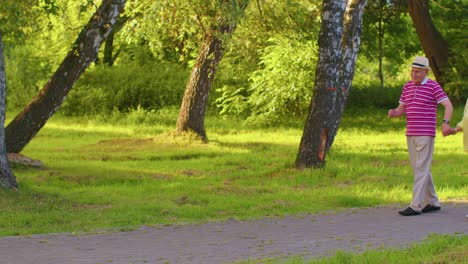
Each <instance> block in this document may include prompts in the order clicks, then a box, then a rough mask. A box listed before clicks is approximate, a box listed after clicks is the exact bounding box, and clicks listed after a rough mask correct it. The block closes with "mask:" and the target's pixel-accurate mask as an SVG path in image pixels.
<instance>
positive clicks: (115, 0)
mask: <svg viewBox="0 0 468 264" xmlns="http://www.w3.org/2000/svg"><path fill="white" fill-rule="evenodd" d="M125 2H126V0H104V1H102V4H101V6H99V8H98V9H97V10H96V12H95V13H94V14H93V15H92V17H91V19H90V20H89V22H88V24H87V25H86V26H85V27H84V28H83V30H82V31H81V33H80V35H79V36H78V39H77V40H76V41H75V43H74V45H73V47H72V49H71V50H70V51H69V52H68V54H67V56H66V57H65V59H64V60H63V62H62V63H61V64H60V66H59V68H58V69H57V71H56V72H55V73H54V75H53V76H52V77H51V78H50V79H49V81H48V82H47V83H46V85H45V86H44V87H43V88H42V90H41V91H39V93H38V94H37V95H36V96H35V97H34V98H33V99H32V100H31V101H30V102H29V103H28V105H26V107H25V108H24V109H23V111H22V112H21V113H19V114H18V115H17V116H16V117H15V118H14V119H13V121H11V123H10V124H8V126H7V127H6V130H5V131H6V148H7V151H8V152H9V153H19V152H21V150H22V149H23V148H24V147H25V146H26V145H27V144H28V143H29V141H31V139H32V138H33V137H34V136H35V135H36V134H37V133H38V132H39V130H40V129H41V128H42V127H43V126H44V125H45V123H46V122H47V120H48V119H49V118H50V117H51V116H52V115H53V114H54V113H55V111H56V110H57V109H58V108H59V107H60V105H61V104H62V102H63V101H64V100H65V98H66V96H67V95H68V93H69V92H70V90H71V89H72V87H73V84H74V83H75V81H76V80H78V78H79V77H80V76H81V74H82V73H83V72H84V71H85V69H86V68H87V67H88V66H89V64H90V63H91V62H93V61H95V60H96V57H97V55H98V52H99V48H100V47H101V44H102V43H103V42H104V40H105V39H106V37H107V35H108V34H109V32H110V30H111V29H112V26H113V25H114V23H115V21H116V20H117V17H118V16H119V14H120V13H121V11H122V9H123V7H124V5H125Z"/></svg>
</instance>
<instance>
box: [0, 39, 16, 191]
mask: <svg viewBox="0 0 468 264" xmlns="http://www.w3.org/2000/svg"><path fill="white" fill-rule="evenodd" d="M5 99H6V75H5V60H4V56H3V41H2V32H0V186H2V187H5V188H8V189H14V190H16V189H17V188H18V184H17V183H16V177H15V175H14V174H13V172H12V171H11V168H10V165H9V164H8V157H7V152H6V147H5V127H4V125H5V111H6V100H5Z"/></svg>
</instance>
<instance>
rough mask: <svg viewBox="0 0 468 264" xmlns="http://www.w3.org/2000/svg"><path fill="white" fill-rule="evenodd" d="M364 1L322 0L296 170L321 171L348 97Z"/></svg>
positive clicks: (359, 37) (359, 35) (365, 1)
mask: <svg viewBox="0 0 468 264" xmlns="http://www.w3.org/2000/svg"><path fill="white" fill-rule="evenodd" d="M366 3H367V0H351V1H350V2H349V3H348V4H347V1H346V0H340V1H338V0H324V1H323V7H322V8H323V9H322V28H321V29H320V36H319V41H318V42H319V59H318V63H317V68H316V78H315V86H314V91H313V97H312V102H311V104H310V110H309V115H308V117H307V121H306V124H305V127H304V132H303V134H302V138H301V143H300V145H299V152H298V155H297V159H296V167H297V168H311V167H315V168H321V167H323V166H325V157H326V154H327V152H328V150H329V149H330V147H331V145H332V144H333V141H334V139H335V135H336V133H337V131H338V127H339V124H340V121H341V116H342V114H343V111H344V107H345V104H346V101H347V98H348V94H349V90H350V88H351V82H352V79H353V76H354V68H355V64H356V59H357V54H358V51H359V46H360V40H361V28H362V16H363V14H364V7H365V5H366Z"/></svg>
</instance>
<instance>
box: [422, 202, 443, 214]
mask: <svg viewBox="0 0 468 264" xmlns="http://www.w3.org/2000/svg"><path fill="white" fill-rule="evenodd" d="M439 210H440V206H435V205H430V204H428V205H426V206H424V208H423V209H422V210H421V212H423V213H429V212H433V211H439Z"/></svg>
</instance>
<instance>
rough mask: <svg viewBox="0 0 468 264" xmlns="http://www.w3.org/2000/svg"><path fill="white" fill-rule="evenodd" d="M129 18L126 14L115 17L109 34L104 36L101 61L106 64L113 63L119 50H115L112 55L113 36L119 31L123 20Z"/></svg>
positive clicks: (125, 20) (110, 64)
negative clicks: (115, 19)
mask: <svg viewBox="0 0 468 264" xmlns="http://www.w3.org/2000/svg"><path fill="white" fill-rule="evenodd" d="M128 19H129V17H128V16H121V17H119V18H117V21H116V22H115V24H114V26H113V27H112V30H111V31H110V32H109V35H108V36H107V38H106V42H105V44H104V57H103V63H104V65H106V66H112V65H114V61H115V59H116V58H117V56H118V55H119V52H117V53H116V54H115V55H114V36H115V34H117V32H119V31H120V30H121V29H122V27H123V26H124V24H125V22H127V20H128Z"/></svg>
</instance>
